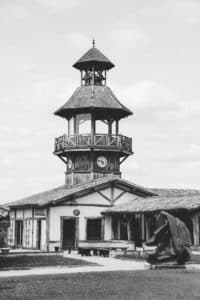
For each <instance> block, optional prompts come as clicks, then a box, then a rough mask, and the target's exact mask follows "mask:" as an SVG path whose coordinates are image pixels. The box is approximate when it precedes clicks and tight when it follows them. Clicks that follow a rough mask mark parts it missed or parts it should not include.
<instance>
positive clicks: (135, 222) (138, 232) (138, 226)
mask: <svg viewBox="0 0 200 300" xmlns="http://www.w3.org/2000/svg"><path fill="white" fill-rule="evenodd" d="M131 227H132V228H133V237H132V239H133V241H134V242H135V246H136V247H141V245H142V222H141V216H140V215H139V214H138V215H135V216H134V218H133V219H132V224H131Z"/></svg>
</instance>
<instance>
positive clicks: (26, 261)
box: [0, 255, 94, 270]
mask: <svg viewBox="0 0 200 300" xmlns="http://www.w3.org/2000/svg"><path fill="white" fill-rule="evenodd" d="M75 265H79V266H80V265H94V264H92V263H89V262H86V261H83V260H81V259H80V260H77V259H71V258H66V257H63V256H61V255H31V256H30V255H18V256H4V255H1V256H0V270H1V269H5V268H13V269H14V268H15V269H16V268H32V267H41V266H69V267H70V266H75Z"/></svg>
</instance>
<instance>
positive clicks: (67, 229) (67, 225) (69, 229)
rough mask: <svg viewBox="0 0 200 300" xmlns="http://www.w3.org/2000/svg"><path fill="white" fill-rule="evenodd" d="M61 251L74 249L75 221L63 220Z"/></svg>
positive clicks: (73, 219)
mask: <svg viewBox="0 0 200 300" xmlns="http://www.w3.org/2000/svg"><path fill="white" fill-rule="evenodd" d="M62 227H63V239H62V240H63V241H62V246H63V249H69V248H70V249H74V248H75V247H76V219H75V218H71V219H63V223H62Z"/></svg>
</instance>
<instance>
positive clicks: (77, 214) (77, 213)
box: [73, 209, 80, 217]
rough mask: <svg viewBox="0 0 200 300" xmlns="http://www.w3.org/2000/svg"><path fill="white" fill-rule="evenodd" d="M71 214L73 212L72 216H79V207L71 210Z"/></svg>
mask: <svg viewBox="0 0 200 300" xmlns="http://www.w3.org/2000/svg"><path fill="white" fill-rule="evenodd" d="M73 214H74V216H76V217H77V216H79V215H80V210H79V209H74V210H73Z"/></svg>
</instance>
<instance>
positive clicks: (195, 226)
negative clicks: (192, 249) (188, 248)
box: [192, 214, 199, 246]
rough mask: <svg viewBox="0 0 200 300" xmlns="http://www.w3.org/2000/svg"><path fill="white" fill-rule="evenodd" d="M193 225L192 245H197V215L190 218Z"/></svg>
mask: <svg viewBox="0 0 200 300" xmlns="http://www.w3.org/2000/svg"><path fill="white" fill-rule="evenodd" d="M192 223H193V238H194V245H195V246H198V245H199V215H198V214H196V215H194V216H193V217H192Z"/></svg>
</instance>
